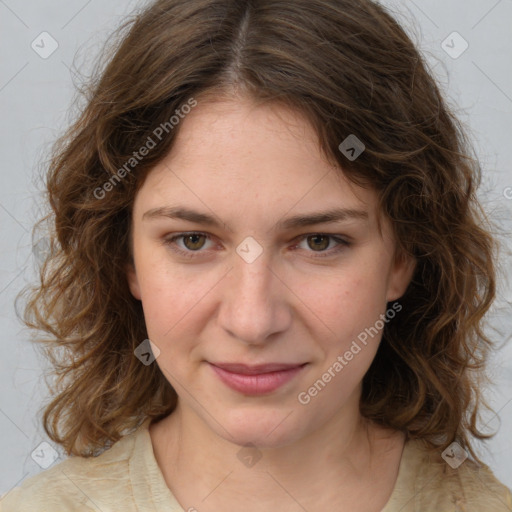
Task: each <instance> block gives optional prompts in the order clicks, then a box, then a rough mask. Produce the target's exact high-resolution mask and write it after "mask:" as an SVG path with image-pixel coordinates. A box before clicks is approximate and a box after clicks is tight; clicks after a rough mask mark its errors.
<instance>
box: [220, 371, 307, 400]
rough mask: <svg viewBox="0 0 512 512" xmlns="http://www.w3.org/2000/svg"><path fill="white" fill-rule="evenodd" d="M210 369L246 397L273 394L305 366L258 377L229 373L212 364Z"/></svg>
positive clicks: (262, 374)
mask: <svg viewBox="0 0 512 512" xmlns="http://www.w3.org/2000/svg"><path fill="white" fill-rule="evenodd" d="M210 367H211V368H212V369H213V371H214V372H215V373H216V374H217V375H218V377H219V378H220V380H221V381H222V382H223V383H224V384H226V386H228V387H230V388H231V389H233V390H235V391H238V392H239V393H243V394H245V395H264V394H267V393H272V391H275V390H276V389H278V388H280V387H281V386H284V385H285V384H286V383H287V382H289V381H291V380H292V379H293V378H294V377H295V376H296V375H298V374H299V373H300V372H301V370H302V369H303V368H304V365H302V366H297V367H295V368H290V369H289V370H281V371H277V372H269V373H259V374H256V375H247V374H241V373H233V372H228V371H227V370H223V369H222V368H219V367H218V366H214V365H212V364H210Z"/></svg>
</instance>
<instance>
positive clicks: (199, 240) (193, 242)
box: [164, 232, 210, 257]
mask: <svg viewBox="0 0 512 512" xmlns="http://www.w3.org/2000/svg"><path fill="white" fill-rule="evenodd" d="M180 239H182V242H183V244H182V245H180V244H178V243H177V241H178V240H180ZM206 240H210V237H209V236H208V235H207V234H206V233H199V232H190V233H179V234H177V235H173V236H171V237H169V238H166V239H165V240H164V244H165V245H167V246H169V247H170V248H171V249H172V250H173V251H175V252H177V253H178V254H181V255H183V256H186V257H194V254H193V253H195V252H204V251H201V249H202V248H203V247H204V245H205V241H206Z"/></svg>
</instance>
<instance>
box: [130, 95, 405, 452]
mask: <svg viewBox="0 0 512 512" xmlns="http://www.w3.org/2000/svg"><path fill="white" fill-rule="evenodd" d="M181 123H182V125H181V126H180V132H179V135H178V137H177V139H176V141H175V145H174V146H173V148H172V150H171V152H170V154H169V155H168V156H167V157H166V158H165V159H164V160H163V161H162V162H161V163H160V164H159V165H157V166H156V167H155V168H154V169H152V170H151V171H150V172H149V174H148V176H147V178H146V180H145V182H144V184H143V186H142V187H141V189H140V190H139V192H138V194H137V196H136V199H135V202H134V206H133V219H132V221H133V222H132V237H133V254H134V267H132V268H131V269H130V270H129V272H128V280H129V284H130V289H131V292H132V294H133V295H134V296H135V297H136V298H137V299H140V300H141V301H142V305H143V309H144V316H145V321H146V326H147V330H148V336H149V338H150V339H151V341H152V343H153V344H154V345H156V347H158V349H159V350H160V354H159V356H158V358H157V360H156V363H157V364H158V365H159V367H160V368H161V369H162V371H163V373H164V375H165V377H166V378H167V380H168V381H169V382H170V384H171V385H172V386H173V387H174V389H175V390H176V392H177V393H178V397H179V399H178V401H179V407H180V408H181V409H182V410H184V411H187V413H188V416H187V417H188V418H193V419H195V420H196V421H199V422H202V424H203V425H206V427H207V428H208V429H210V431H211V432H214V433H216V434H217V435H218V436H221V437H223V438H225V439H229V440H230V441H233V442H235V443H237V444H246V443H253V444H255V445H258V446H266V447H271V446H280V445H286V444H289V443H291V442H293V441H296V440H299V439H301V438H304V437H306V436H308V435H310V434H312V433H313V432H315V431H318V429H320V428H321V427H322V426H324V425H326V424H328V423H329V422H335V421H336V420H337V418H340V417H341V416H346V415H347V413H349V414H358V405H357V404H358V399H359V395H360V390H361V381H362V378H363V376H364V374H365V372H366V371H367V369H368V367H369V365H370V363H371V361H372V360H373V358H374V356H375V353H376V350H377V347H378V343H379V341H380V338H381V334H382V327H383V326H384V325H385V323H387V322H388V321H391V322H392V321H393V320H392V319H391V318H390V316H391V315H390V314H388V315H387V316H386V311H387V308H388V305H387V302H388V301H392V300H395V299H398V298H399V297H400V296H401V295H402V294H403V293H404V292H405V289H406V287H407V285H408V283H409V281H410V278H411V275H412V270H413V266H412V263H411V262H410V261H408V260H406V259H403V258H397V257H396V254H395V242H394V240H393V237H392V233H391V228H390V225H389V224H388V222H387V221H386V220H385V219H381V227H382V232H379V229H378V224H377V216H378V212H377V210H376V204H377V196H376V194H375V193H374V192H373V191H371V190H365V189H362V188H359V187H357V186H355V185H353V184H351V183H349V182H348V181H347V180H346V179H345V178H344V177H343V173H342V170H340V169H339V168H335V167H333V166H332V165H331V164H329V163H328V162H327V161H326V160H325V159H324V157H323V156H322V154H321V152H320V150H319V148H318V142H317V139H316V138H315V133H314V131H313V129H312V128H311V127H310V125H309V124H308V123H307V122H306V121H305V120H304V119H303V118H302V117H301V116H300V115H299V114H297V113H294V112H293V111H290V110H288V109H286V108H285V107H282V106H276V105H275V104H274V105H272V106H269V105H267V106H261V105H259V106H256V105H254V104H253V103H251V102H250V101H249V100H240V99H238V100H225V101H222V102H221V101H217V102H215V103H212V102H199V104H198V106H197V107H196V108H195V109H193V110H192V111H191V112H190V113H189V114H188V115H187V116H186V117H185V119H184V120H182V121H181ZM397 314H400V313H399V312H398V311H393V315H392V316H395V315H397ZM365 334H366V336H365Z"/></svg>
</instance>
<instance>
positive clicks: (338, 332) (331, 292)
mask: <svg viewBox="0 0 512 512" xmlns="http://www.w3.org/2000/svg"><path fill="white" fill-rule="evenodd" d="M367 268H368V267H367ZM384 285H385V283H384V282H383V276H382V274H381V273H380V272H377V271H375V270H373V271H370V270H367V271H364V269H351V270H347V271H346V272H343V273H340V274H338V275H336V276H330V277H329V278H327V279H317V280H314V281H312V280H310V281H307V282H306V281H305V282H304V283H303V286H302V290H303V293H302V294H301V295H299V296H300V297H301V299H303V302H304V303H305V304H306V305H307V306H308V307H309V308H310V309H311V311H313V312H314V313H315V316H316V318H317V319H318V320H319V321H320V323H321V324H323V325H324V326H326V327H327V328H329V330H330V334H331V335H333V336H334V337H333V336H330V339H334V340H336V341H335V343H337V344H340V343H342V344H343V345H344V344H347V342H348V343H350V341H351V340H352V339H353V338H355V337H357V335H358V334H359V333H360V332H361V331H363V330H364V329H365V328H367V327H370V326H372V325H374V324H375V321H376V320H377V319H378V318H379V315H380V314H381V313H383V312H384V310H385V305H386V300H385V291H384V288H385V286H384ZM326 327H324V329H325V328H326Z"/></svg>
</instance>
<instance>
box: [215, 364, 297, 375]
mask: <svg viewBox="0 0 512 512" xmlns="http://www.w3.org/2000/svg"><path fill="white" fill-rule="evenodd" d="M210 364H212V365H213V366H217V367H218V368H222V369H223V370H226V371H228V372H231V373H239V374H242V375H258V374H261V373H270V372H278V371H283V370H290V369H292V368H298V367H299V366H303V365H304V364H305V363H265V364H256V365H249V364H243V363H210Z"/></svg>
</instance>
